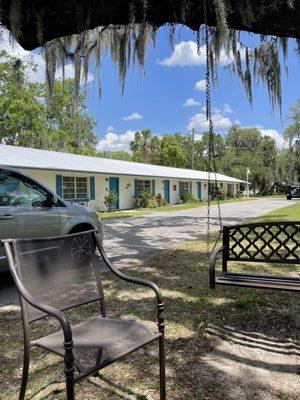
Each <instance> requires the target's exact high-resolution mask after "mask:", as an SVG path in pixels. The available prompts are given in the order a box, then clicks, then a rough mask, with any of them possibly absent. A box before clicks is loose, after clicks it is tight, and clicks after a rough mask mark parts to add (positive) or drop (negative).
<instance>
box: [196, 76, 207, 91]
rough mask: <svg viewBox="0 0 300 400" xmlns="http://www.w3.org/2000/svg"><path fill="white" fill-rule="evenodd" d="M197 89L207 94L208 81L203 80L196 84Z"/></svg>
mask: <svg viewBox="0 0 300 400" xmlns="http://www.w3.org/2000/svg"><path fill="white" fill-rule="evenodd" d="M195 89H196V90H200V91H201V92H205V90H206V80H205V79H201V80H200V81H197V82H196V83H195Z"/></svg>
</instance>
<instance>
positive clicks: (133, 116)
mask: <svg viewBox="0 0 300 400" xmlns="http://www.w3.org/2000/svg"><path fill="white" fill-rule="evenodd" d="M142 118H143V115H142V114H139V113H137V112H133V113H131V114H129V115H127V116H126V117H123V118H122V119H123V120H124V121H134V120H136V119H142Z"/></svg>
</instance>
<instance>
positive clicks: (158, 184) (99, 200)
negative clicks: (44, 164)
mask: <svg viewBox="0 0 300 400" xmlns="http://www.w3.org/2000/svg"><path fill="white" fill-rule="evenodd" d="M20 170H21V171H23V172H24V173H26V174H27V175H29V176H32V177H33V178H34V179H37V180H38V181H40V182H41V183H43V184H44V185H46V186H48V187H49V188H50V189H52V190H53V191H54V192H55V191H56V175H62V176H79V177H87V178H88V193H90V187H89V185H90V180H89V177H90V176H94V177H95V200H90V201H89V202H88V204H87V205H88V206H89V207H92V208H94V209H98V210H101V211H105V210H106V207H105V205H104V196H105V193H107V191H108V190H109V177H110V176H116V175H103V174H86V173H80V172H65V171H44V170H35V169H20ZM134 179H135V177H133V176H119V193H120V196H119V207H120V209H123V210H124V209H130V208H133V207H134V199H133V197H134ZM138 179H144V180H150V181H151V188H152V180H153V178H152V177H139V178H138ZM166 179H169V181H170V203H171V204H178V203H180V199H179V181H182V182H190V181H191V180H189V179H180V180H179V179H171V178H166ZM163 181H164V179H163V178H156V179H155V194H156V195H157V194H158V193H160V194H161V195H162V197H163V198H164V182H163ZM197 182H198V181H196V180H193V181H192V194H193V196H197ZM227 184H228V183H227V182H224V188H225V189H227ZM233 187H234V193H236V190H237V188H238V184H234V185H233ZM174 189H175V190H174ZM207 192H208V184H207V181H201V196H202V200H204V201H207Z"/></svg>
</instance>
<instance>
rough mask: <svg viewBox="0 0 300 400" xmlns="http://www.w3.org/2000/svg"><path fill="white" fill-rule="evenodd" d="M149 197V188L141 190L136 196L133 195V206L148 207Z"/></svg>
mask: <svg viewBox="0 0 300 400" xmlns="http://www.w3.org/2000/svg"><path fill="white" fill-rule="evenodd" d="M151 198H152V196H151V193H150V192H149V190H143V191H141V192H140V193H139V194H138V195H137V196H134V205H135V208H148V207H149V203H150V199H151Z"/></svg>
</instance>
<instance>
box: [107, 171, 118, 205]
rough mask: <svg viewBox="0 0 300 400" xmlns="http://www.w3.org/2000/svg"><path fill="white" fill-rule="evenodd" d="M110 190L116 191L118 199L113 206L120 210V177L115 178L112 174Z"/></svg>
mask: <svg viewBox="0 0 300 400" xmlns="http://www.w3.org/2000/svg"><path fill="white" fill-rule="evenodd" d="M109 191H110V192H112V193H115V194H116V195H117V196H118V200H115V201H114V203H113V208H114V209H117V210H118V209H119V197H120V193H119V178H115V177H112V176H111V177H110V178H109Z"/></svg>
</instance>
